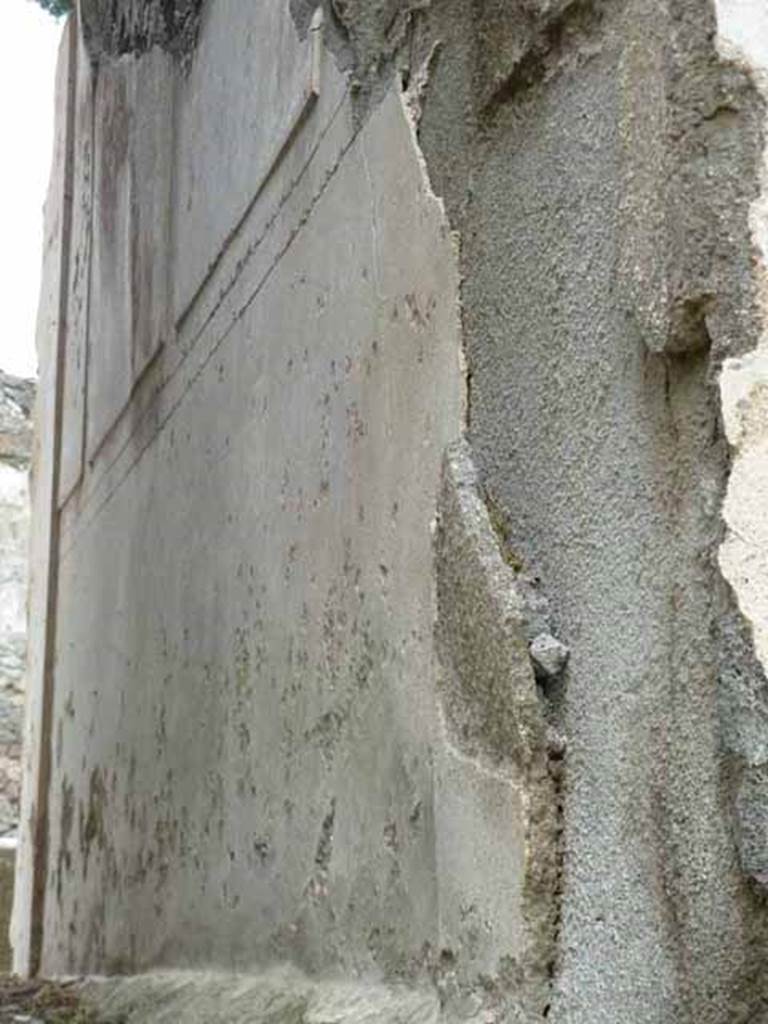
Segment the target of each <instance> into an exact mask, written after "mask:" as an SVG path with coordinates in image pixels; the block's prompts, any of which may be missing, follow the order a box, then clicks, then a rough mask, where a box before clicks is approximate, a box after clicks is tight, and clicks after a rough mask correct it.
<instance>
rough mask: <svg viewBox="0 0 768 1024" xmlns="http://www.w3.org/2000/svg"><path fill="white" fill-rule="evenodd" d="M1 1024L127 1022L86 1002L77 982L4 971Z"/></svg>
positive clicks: (0, 992) (0, 991) (0, 990)
mask: <svg viewBox="0 0 768 1024" xmlns="http://www.w3.org/2000/svg"><path fill="white" fill-rule="evenodd" d="M0 1024H124V1018H123V1019H121V1018H120V1017H109V1018H107V1017H102V1016H99V1015H98V1014H97V1013H96V1011H95V1010H93V1009H91V1008H90V1007H88V1006H85V1005H84V1004H83V1003H82V1001H81V1000H80V997H79V995H78V993H77V989H76V985H75V984H74V983H68V984H57V983H55V982H49V981H37V980H36V981H24V980H23V979H21V978H16V977H12V976H10V975H0Z"/></svg>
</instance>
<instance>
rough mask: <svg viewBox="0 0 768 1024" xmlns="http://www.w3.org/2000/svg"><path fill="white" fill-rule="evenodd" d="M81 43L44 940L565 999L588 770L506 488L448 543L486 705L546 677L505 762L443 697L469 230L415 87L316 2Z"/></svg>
mask: <svg viewBox="0 0 768 1024" xmlns="http://www.w3.org/2000/svg"><path fill="white" fill-rule="evenodd" d="M73 31H76V29H75V30H73ZM70 60H74V61H75V63H76V66H75V68H74V69H72V70H70V74H69V78H68V81H69V83H70V90H71V101H70V109H71V111H72V115H71V116H72V119H73V125H74V127H73V128H72V129H71V131H72V133H73V136H72V138H71V139H70V147H71V157H70V159H71V161H72V164H71V165H72V168H73V186H72V194H73V195H74V196H75V197H76V198H75V202H74V205H73V209H72V221H71V225H70V234H69V238H68V246H69V249H68V261H69V263H68V270H67V272H66V274H65V280H66V281H67V282H69V283H68V286H67V297H66V301H67V302H68V303H70V304H72V308H73V309H74V310H75V312H76V315H75V316H73V317H72V319H71V329H70V330H68V331H67V332H66V334H65V335H64V336H63V337H62V338H61V339H60V341H59V344H60V346H61V348H60V351H61V353H62V359H63V380H62V382H61V383H60V385H59V387H60V388H61V391H60V396H59V399H58V401H59V403H60V409H61V412H60V415H61V430H62V438H63V439H64V440H63V443H62V445H61V449H60V455H59V456H58V457H59V458H60V459H61V468H60V477H59V480H60V485H59V487H58V489H57V493H58V509H59V511H58V517H57V524H58V536H57V538H56V544H57V550H58V556H57V562H56V564H57V579H56V624H55V640H54V641H53V643H54V648H53V654H52V660H53V662H54V663H55V671H53V672H52V675H51V679H52V682H53V686H52V693H51V696H50V712H49V715H50V721H49V726H48V728H49V733H48V737H47V740H45V739H44V740H42V741H41V742H39V743H38V745H39V746H40V745H44V744H45V743H46V742H47V744H48V750H49V756H50V759H51V761H50V766H49V778H48V783H47V788H46V791H45V795H46V799H47V804H46V808H47V830H46V835H45V841H46V847H45V849H44V850H43V851H42V853H39V854H38V860H37V866H36V871H37V877H38V879H39V883H38V884H39V885H40V886H41V887H44V897H43V899H42V901H41V904H40V907H39V908H38V909H39V912H40V914H41V916H40V919H39V925H38V929H39V930H38V932H37V933H35V931H34V927H35V926H34V924H33V927H32V928H31V929H30V930H29V932H25V920H26V918H25V914H28V913H29V903H28V902H27V897H25V894H24V891H22V892H21V894H20V895H19V896H18V898H17V903H16V922H17V931H16V951H17V961H18V962H19V963H22V964H23V963H24V960H23V958H24V952H23V950H24V949H25V948H27V947H30V948H34V943H35V941H37V942H38V943H39V946H38V949H37V952H36V954H34V955H32V956H31V957H30V960H31V961H32V962H34V961H35V959H37V962H38V963H39V967H40V969H41V970H42V971H44V972H46V973H54V974H60V973H72V972H77V973H82V972H85V973H87V972H105V971H106V972H132V971H139V970H143V969H146V968H148V967H157V966H177V967H178V966H218V967H220V968H225V969H233V968H240V969H255V968H256V967H259V966H262V967H263V966H265V965H268V964H270V963H273V962H276V961H285V960H287V961H291V962H293V963H294V964H296V965H298V966H299V967H301V968H304V969H305V970H307V971H310V972H313V973H321V974H322V973H329V972H330V973H336V974H339V973H341V974H343V975H346V976H354V975H363V976H371V977H375V976H386V977H389V978H400V979H402V980H409V981H412V982H418V983H424V982H430V984H431V983H433V982H435V981H436V982H437V983H438V986H440V987H441V988H442V990H444V997H445V1000H446V1002H447V1004H450V1005H452V1006H455V1007H456V1012H459V1013H461V1014H463V1015H466V1014H467V1013H472V1012H478V1010H479V1008H480V1007H482V1006H487V1007H490V1008H491V1009H489V1010H488V1012H494V1013H497V1014H499V1013H502V1012H503V1010H502V1009H501V1008H503V1007H504V1006H506V1005H507V1002H508V999H509V997H510V993H511V992H513V990H514V992H515V994H514V1000H515V1002H516V1004H519V1005H521V1006H522V1005H523V1004H526V1005H527V1004H528V1003H530V1005H531V1006H532V1007H536V1010H535V1012H540V1011H541V1009H542V1008H543V1007H544V1005H545V1003H546V1000H547V999H548V987H547V977H548V970H549V960H550V957H551V948H550V947H551V942H550V940H551V936H552V934H553V924H552V920H551V900H550V898H549V897H550V895H551V893H550V892H549V890H550V889H551V886H552V885H553V884H554V875H553V873H552V872H551V871H549V868H548V865H549V866H550V867H551V863H552V858H551V856H550V854H549V852H547V851H549V850H551V849H554V847H553V845H552V842H551V839H552V834H553V829H554V815H553V814H551V813H550V811H549V809H548V808H549V804H547V806H546V807H545V806H544V804H543V803H542V802H541V801H540V800H539V802H538V803H537V802H536V801H534V802H533V804H532V803H531V800H530V795H529V792H528V783H529V780H532V784H533V785H534V786H535V788H536V791H537V793H540V794H544V792H545V791H547V790H549V789H551V787H552V781H551V779H550V777H549V775H548V773H547V767H546V765H547V759H546V751H545V743H544V721H543V717H542V716H541V714H540V710H539V699H538V697H537V695H536V689H535V683H534V676H533V670H532V667H531V663H530V660H529V658H528V654H527V649H526V641H525V633H524V622H523V620H524V614H523V608H522V604H521V602H519V601H517V599H516V598H515V597H514V594H513V587H514V580H513V578H512V577H511V575H509V572H510V571H509V570H508V569H507V568H506V567H505V566H504V564H503V560H502V558H501V556H500V554H499V552H498V550H497V547H496V543H495V540H494V536H495V535H494V534H493V530H492V526H491V524H490V520H489V518H488V513H487V510H486V509H485V506H484V504H483V502H482V500H481V499H480V497H479V494H478V492H477V489H476V488H477V484H476V481H474V480H469V481H467V480H464V483H463V484H462V486H463V488H464V491H463V492H462V493H465V492H466V497H465V498H463V499H462V500H461V501H460V502H459V504H458V505H457V506H456V508H455V510H454V512H453V513H452V517H451V519H450V522H451V524H452V525H451V527H450V529H451V531H452V532H451V536H453V537H454V540H453V541H452V542H451V543H448V544H445V543H444V544H443V552H444V554H443V560H444V563H445V571H446V573H458V574H460V575H461V577H462V580H463V584H464V585H465V586H469V585H470V583H471V587H470V591H469V592H468V596H467V600H468V601H472V602H474V604H473V607H474V608H475V609H476V610H477V611H478V614H480V613H482V614H483V615H484V616H485V618H486V619H487V625H486V633H485V634H484V635H478V636H476V637H468V638H467V639H466V640H464V641H463V643H464V644H465V646H466V645H471V644H472V643H474V644H475V645H476V646H477V647H478V649H479V648H481V647H482V646H483V645H484V644H486V645H490V644H493V645H494V651H495V653H494V658H493V660H491V661H489V664H488V668H487V671H486V673H485V677H484V686H485V687H486V689H487V693H484V694H479V695H472V694H469V695H465V696H464V697H462V698H461V699H462V702H463V703H465V704H472V702H473V701H474V703H475V704H476V705H477V706H478V707H479V706H480V705H481V704H482V702H483V701H484V700H495V701H496V706H499V707H500V706H501V704H502V703H503V701H504V700H505V699H506V697H507V696H510V697H512V696H513V695H514V692H515V691H516V690H519V692H520V698H519V699H520V706H521V707H523V706H525V707H526V708H527V709H528V710H527V715H528V719H529V721H528V726H527V728H526V730H523V733H524V736H523V735H522V734H521V736H520V737H517V736H516V738H515V739H514V744H515V745H516V746H515V749H509V750H508V749H505V748H504V746H503V744H500V743H497V745H496V746H495V747H493V745H492V747H491V749H489V750H486V749H483V748H482V745H481V747H480V748H478V747H477V745H476V744H475V745H472V744H470V745H469V746H467V745H466V744H465V743H464V742H463V741H462V739H461V737H458V736H457V735H456V732H455V728H454V725H453V723H452V722H451V721H448V720H447V719H446V715H445V714H444V708H443V704H444V698H443V696H442V695H443V694H444V693H446V692H448V688H449V686H452V685H453V683H452V682H446V681H445V680H446V678H447V677H448V676H450V679H451V680H454V681H458V682H457V685H458V686H459V687H461V686H463V685H464V684H465V682H466V679H467V671H468V666H467V665H466V664H465V662H466V652H465V650H464V647H455V646H454V647H450V645H449V647H450V649H449V647H445V649H444V653H443V656H442V657H440V656H438V651H437V645H436V639H435V621H436V619H437V617H438V607H437V606H438V595H437V587H436V581H435V573H434V571H433V562H434V557H435V555H434V546H435V543H436V536H437V534H438V532H439V530H438V494H439V493H440V492H441V490H443V491H444V492H445V494H446V495H448V494H450V493H452V487H453V486H454V484H452V482H451V481H452V480H453V476H452V473H451V471H450V460H449V462H448V463H446V462H445V453H446V450H447V449H448V447H449V446H450V444H451V443H452V442H455V441H456V440H457V439H458V438H460V436H461V434H462V430H463V424H464V415H465V400H466V399H465V389H466V382H465V376H464V371H463V363H462V350H461V338H460V317H459V306H458V296H459V275H458V254H457V243H456V239H455V237H454V236H453V234H452V232H451V230H450V227H449V224H448V221H447V218H446V216H445V212H444V210H443V207H442V204H441V203H440V201H439V200H438V199H437V198H436V197H435V195H434V194H433V193H432V191H431V189H430V186H429V182H428V179H427V177H426V175H425V173H424V167H423V163H422V160H421V156H420V153H419V151H418V147H417V145H416V141H415V136H414V128H413V123H412V120H411V116H410V114H409V111H408V108H407V104H406V102H405V99H404V97H403V96H402V95H401V90H400V89H399V88H397V87H395V88H392V89H391V90H389V91H388V92H387V93H386V95H385V96H383V97H382V101H381V103H380V104H378V105H377V108H376V110H375V111H373V112H372V113H371V116H370V118H367V119H365V120H364V121H363V120H361V119H360V118H358V117H357V116H356V112H355V109H354V104H353V102H352V99H351V92H350V87H349V82H348V80H347V78H346V77H345V76H344V75H342V74H340V73H339V71H338V69H337V67H336V65H335V63H334V61H333V60H332V59H331V57H330V55H329V54H328V53H327V52H326V53H325V55H323V51H322V48H321V40H320V37H319V34H318V27H317V25H316V24H313V25H310V26H306V31H304V32H300V31H299V30H298V29H297V26H296V24H295V23H294V21H293V19H292V18H291V15H290V12H289V8H288V6H287V5H283V4H281V3H275V4H270V5H265V6H264V7H257V6H254V5H251V4H245V3H236V2H233V0H218V2H215V3H210V4H208V5H207V6H206V7H205V8H204V10H203V14H202V20H201V25H200V37H199V41H198V49H197V52H196V55H195V59H194V61H193V62H192V63H191V65H190V66H189V67H188V68H187V69H186V70H182V69H181V68H180V67H179V66H178V65H176V64H174V63H173V61H172V59H171V57H170V56H169V55H168V54H167V53H165V52H164V51H162V50H160V49H158V48H154V49H151V50H150V51H149V52H147V53H140V52H134V53H132V54H123V55H121V56H119V57H117V58H115V59H110V60H109V61H106V60H104V59H102V60H101V61H100V63H98V65H95V66H91V65H90V63H89V61H88V57H87V52H86V49H85V46H84V44H83V42H82V40H81V41H80V42H79V44H78V47H77V52H76V55H75V56H74V57H73V56H72V53H70ZM221 69H226V73H225V74H223V75H222V73H221ZM275 69H279V72H280V73H279V75H278V77H277V79H276V80H274V81H273V71H275ZM249 82H252V84H253V88H252V89H251V88H246V87H245V86H244V83H249ZM152 97H162V98H163V102H157V103H155V102H150V100H151V99H152ZM278 100H279V102H277V101H278ZM91 104H92V105H93V108H92V109H93V115H92V117H89V114H88V110H89V106H90V105H91ZM228 124H229V125H230V126H232V125H234V126H238V125H240V126H243V127H242V130H241V129H240V128H238V129H237V130H232V131H225V132H224V136H222V130H223V128H224V127H225V126H226V125H228ZM169 125H170V128H169ZM222 138H224V139H225V140H226V146H224V147H223V148H222ZM91 145H92V147H93V148H92V154H91V155H90V157H89V153H91V150H90V146H91ZM169 181H172V182H173V188H172V190H171V192H170V193H169V192H168V191H166V192H165V193H164V194H165V195H168V194H170V195H172V202H171V203H170V206H169V205H168V203H167V202H166V205H165V206H163V200H162V197H161V192H162V190H163V189H166V190H167V189H168V182H169ZM222 190H223V191H222ZM147 210H149V211H150V212H151V211H153V210H155V211H158V213H157V216H147ZM148 261H150V265H149V266H148ZM75 268H76V269H75ZM150 281H151V282H154V284H153V285H152V287H150V286H149V283H148V282H150ZM142 282H144V284H142ZM163 282H165V283H163ZM137 289H138V291H137ZM137 300H140V301H138V308H137ZM145 310H146V315H145ZM142 352H143V353H148V356H147V357H146V358H141V359H138V360H137V359H136V358H134V355H135V353H142ZM83 353H85V357H83ZM49 438H50V435H49ZM66 439H69V441H70V442H71V441H72V439H75V443H74V444H72V443H67V440H66ZM54 451H56V445H55V444H54ZM446 489H447V490H446ZM446 500H447V499H446ZM467 501H469V502H470V505H466V502H467ZM472 502H474V504H472ZM465 506H466V507H465ZM470 506H471V508H472V509H474V511H471V513H470V512H469V511H468V510H469V509H470ZM446 521H447V520H446ZM446 528H447V527H446ZM454 549H455V550H454ZM505 572H506V573H507V574H508V575H507V583H508V585H509V587H510V590H509V594H508V596H507V597H506V598H505V599H504V602H503V603H502V605H498V596H497V594H496V593H495V586H496V584H495V583H494V581H495V580H497V577H498V576H499V574H502V575H503V574H504V573H505ZM440 600H441V607H443V608H445V609H446V614H448V611H447V610H448V609H449V608H450V606H451V598H450V595H446V594H444V595H443V597H442V598H441V599H440ZM510 602H511V603H510ZM451 614H452V615H453V617H454V620H455V621H456V623H458V624H461V623H462V615H461V612H460V610H458V611H457V610H456V609H453V610H452V611H451ZM500 624H501V625H500ZM444 677H445V678H444ZM462 680H463V681H464V682H462ZM489 695H490V696H489ZM480 713H482V714H485V715H486V717H487V715H488V711H487V709H486V710H485V711H482V712H480V711H478V714H480ZM505 722H506V724H505V725H504V728H505V729H507V731H508V733H509V734H510V735H511V733H512V732H514V731H515V730H517V732H520V728H519V725H518V724H515V723H513V722H512V720H511V717H510V716H509V715H506V716H505ZM500 729H501V726H500ZM501 735H502V733H501V731H500V730H499V736H501ZM537 800H538V797H537ZM532 807H534V808H538V811H537V812H536V813H534V811H532ZM25 839H26V844H27V845H26V846H25V847H24V848H23V851H22V860H23V862H24V867H25V868H26V869H27V870H28V869H29V865H30V862H31V861H32V860H33V857H32V851H33V849H34V846H33V843H32V840H31V837H30V835H29V833H28V834H27V835H26V837H25ZM537 850H540V851H542V852H543V856H542V857H535V854H536V851H537ZM534 860H536V863H535V864H534ZM548 871H549V873H548ZM532 878H535V879H536V882H535V885H534V886H533V888H532V886H531V884H530V880H531V879H532ZM499 893H503V894H504V898H503V900H501V901H500V900H499ZM537 902H538V903H539V904H540V906H541V914H540V918H541V920H542V922H543V928H541V929H535V930H534V929H531V928H529V927H528V911H527V908H528V907H529V906H532V905H533V904H534V903H537ZM459 950H461V956H459ZM518 990H519V991H518ZM522 993H524V994H522ZM493 1007H496V1009H495V1010H494V1009H493Z"/></svg>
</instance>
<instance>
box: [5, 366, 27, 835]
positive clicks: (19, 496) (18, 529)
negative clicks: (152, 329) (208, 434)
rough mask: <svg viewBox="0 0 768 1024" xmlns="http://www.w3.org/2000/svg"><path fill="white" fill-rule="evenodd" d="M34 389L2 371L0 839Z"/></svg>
mask: <svg viewBox="0 0 768 1024" xmlns="http://www.w3.org/2000/svg"><path fill="white" fill-rule="evenodd" d="M34 399H35V385H34V382H33V381H31V380H22V379H20V378H18V377H13V376H11V375H10V374H6V373H3V372H2V371H0V835H3V834H7V833H9V832H11V831H13V830H14V829H15V828H16V827H17V825H18V822H19V798H20V795H21V729H22V714H23V701H24V681H25V670H26V654H27V576H28V568H27V567H28V562H29V481H28V471H29V461H30V456H31V453H32V407H33V405H34Z"/></svg>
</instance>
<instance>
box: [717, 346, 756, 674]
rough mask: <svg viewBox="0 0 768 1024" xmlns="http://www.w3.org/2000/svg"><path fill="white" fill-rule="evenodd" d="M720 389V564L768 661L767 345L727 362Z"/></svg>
mask: <svg viewBox="0 0 768 1024" xmlns="http://www.w3.org/2000/svg"><path fill="white" fill-rule="evenodd" d="M720 392H721V396H722V405H723V415H724V418H725V428H726V434H727V436H728V441H729V442H730V444H731V446H732V448H733V450H734V460H733V468H732V470H731V476H730V480H729V482H728V493H727V495H726V499H725V505H724V508H723V515H724V518H725V522H726V524H727V527H728V532H727V534H726V538H725V541H724V542H723V544H722V546H721V548H720V568H721V569H722V572H723V574H724V575H725V577H726V579H727V580H728V581H729V583H730V584H731V586H732V587H733V589H734V590H735V592H736V595H737V598H738V601H739V607H740V608H741V610H742V612H743V613H744V615H745V616H746V617H747V619H748V620H749V621H750V623H751V624H752V630H753V634H754V642H755V650H756V653H757V656H758V657H759V658H760V660H761V661H762V663H763V664H764V665H768V348H760V349H758V350H756V351H755V352H753V353H751V354H750V355H748V356H746V357H745V358H743V359H738V360H737V359H732V360H728V362H727V363H726V365H725V366H724V368H723V372H722V375H721V378H720Z"/></svg>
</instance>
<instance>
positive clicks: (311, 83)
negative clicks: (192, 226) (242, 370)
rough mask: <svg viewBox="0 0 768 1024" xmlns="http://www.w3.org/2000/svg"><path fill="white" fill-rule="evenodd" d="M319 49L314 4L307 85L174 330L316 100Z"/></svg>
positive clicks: (319, 19) (320, 30) (318, 12)
mask: <svg viewBox="0 0 768 1024" xmlns="http://www.w3.org/2000/svg"><path fill="white" fill-rule="evenodd" d="M322 50H323V10H322V8H321V7H318V8H317V10H316V11H315V13H314V14H313V15H312V22H311V24H310V28H309V61H308V75H307V84H306V87H305V89H304V90H303V91H302V93H301V94H300V95H299V96H298V97H297V99H296V101H295V102H294V104H293V107H292V108H291V112H290V114H289V115H288V118H287V124H286V129H285V132H284V134H283V135H282V136H281V137H280V138H279V139H278V141H277V142H276V144H275V148H274V150H273V153H272V156H271V157H270V159H269V161H268V162H267V165H266V169H265V171H264V173H263V175H262V177H261V180H260V181H259V183H258V184H257V186H256V190H255V191H254V193H253V196H252V197H251V199H250V200H249V201H248V204H247V206H246V207H245V209H244V210H243V212H242V214H241V215H240V217H239V218H238V220H237V222H236V223H235V226H234V227H233V228H232V230H231V231H230V232H229V234H228V235H227V237H226V238H225V239H224V241H223V242H222V244H221V247H220V249H219V251H218V252H217V253H216V255H215V256H214V258H213V260H212V261H211V263H210V264H209V265H208V269H207V270H206V272H205V275H204V276H203V279H202V281H201V282H200V284H199V285H198V287H197V289H196V290H195V293H194V294H193V295H192V298H191V299H190V300H189V302H188V303H187V305H186V306H185V308H184V309H183V310H182V312H181V313H180V314H179V316H178V318H177V320H176V330H177V331H180V330H181V329H182V328H183V326H184V323H185V321H186V320H187V318H188V317H189V315H190V313H191V312H192V310H193V309H194V307H195V305H196V304H197V301H198V299H199V298H200V296H201V295H202V294H203V292H204V291H205V289H206V287H207V286H208V284H209V283H210V281H211V278H212V277H213V276H214V275H215V273H216V271H217V270H218V268H219V266H220V264H221V262H222V260H223V259H224V255H225V254H226V252H227V250H228V249H229V247H230V246H231V245H232V243H233V242H234V241H235V240H236V239H237V237H238V235H239V234H240V232H241V231H242V229H243V225H244V224H245V223H246V222H247V220H248V218H249V216H250V214H251V212H252V210H253V208H254V206H255V205H256V203H257V202H258V201H259V198H260V197H261V195H262V193H263V191H264V189H265V188H266V186H267V183H268V182H269V180H270V179H271V178H272V175H273V174H274V173H275V171H276V170H277V168H278V167H279V166H280V164H281V163H282V160H283V157H284V156H285V155H286V153H287V152H288V150H289V149H290V147H291V145H292V143H293V141H294V139H295V138H296V136H297V135H298V133H299V131H300V130H301V127H302V126H303V124H304V122H305V121H306V119H307V117H308V116H309V115H310V114H311V112H312V111H313V110H314V108H315V106H316V104H317V101H318V99H319V97H320V79H321V72H322Z"/></svg>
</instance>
